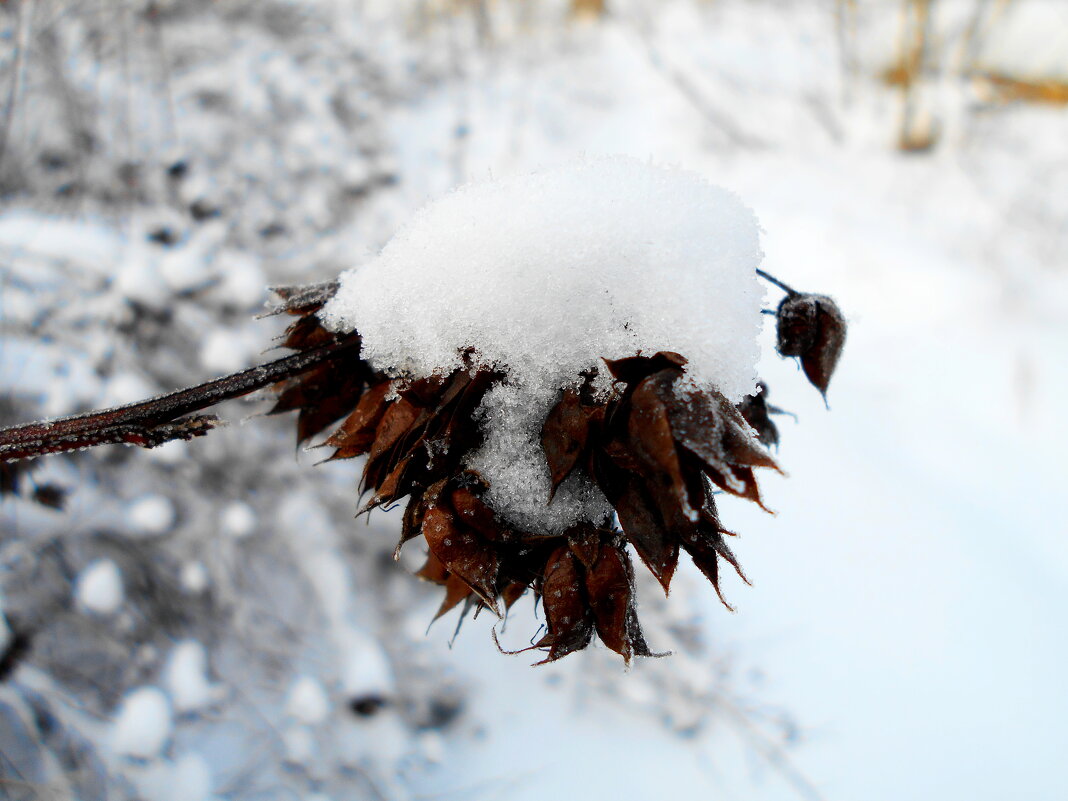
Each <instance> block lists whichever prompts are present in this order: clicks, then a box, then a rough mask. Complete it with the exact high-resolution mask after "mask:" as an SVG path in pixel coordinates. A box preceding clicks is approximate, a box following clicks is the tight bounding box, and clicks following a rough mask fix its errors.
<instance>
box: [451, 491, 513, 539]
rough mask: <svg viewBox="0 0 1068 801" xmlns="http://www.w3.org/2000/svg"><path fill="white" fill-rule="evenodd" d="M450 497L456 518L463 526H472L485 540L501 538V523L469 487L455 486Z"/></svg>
mask: <svg viewBox="0 0 1068 801" xmlns="http://www.w3.org/2000/svg"><path fill="white" fill-rule="evenodd" d="M450 499H451V501H452V508H453V511H455V513H456V517H457V519H458V520H460V521H461V522H462V523H463V524H464V525H465V526H468V527H469V528H473V529H474V530H475V531H477V532H478V533H479V534H480V535H481V536H482V537H483V538H485V539H487V540H490V541H494V540H499V539H500V538H501V525H500V524H499V523H498V522H497V518H496V516H495V515H494V514H493V510H492V509H490V508H489V507H488V506H487V505H486V503H485V501H483V500H482V499H481V498H480V497H479V496H478V495H476V494H475V492H474V491H473V490H472V489H471V488H470V487H457V488H456V489H454V490H453V491H452V495H451V498H450Z"/></svg>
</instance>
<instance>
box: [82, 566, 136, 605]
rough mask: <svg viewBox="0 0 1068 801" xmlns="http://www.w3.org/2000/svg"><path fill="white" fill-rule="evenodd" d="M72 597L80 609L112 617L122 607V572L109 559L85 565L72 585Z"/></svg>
mask: <svg viewBox="0 0 1068 801" xmlns="http://www.w3.org/2000/svg"><path fill="white" fill-rule="evenodd" d="M74 597H75V599H76V601H77V603H78V606H80V607H81V608H82V609H84V610H86V611H87V612H93V613H95V614H98V615H112V614H114V613H115V612H117V611H118V609H119V607H120V606H122V602H123V599H124V592H123V586H122V572H121V571H120V570H119V566H118V565H116V564H115V563H114V562H113V561H112V560H110V559H97V560H96V561H93V562H90V563H89V564H88V565H86V567H85V569H84V570H82V572H81V573H80V574H79V575H78V579H77V581H76V582H75V584H74Z"/></svg>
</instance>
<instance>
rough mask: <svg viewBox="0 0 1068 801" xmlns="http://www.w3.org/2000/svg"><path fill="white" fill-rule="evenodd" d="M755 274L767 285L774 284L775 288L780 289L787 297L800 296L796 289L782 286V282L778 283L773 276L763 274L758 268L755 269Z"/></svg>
mask: <svg viewBox="0 0 1068 801" xmlns="http://www.w3.org/2000/svg"><path fill="white" fill-rule="evenodd" d="M756 274H757V275H759V276H760V277H761V278H763V279H764V280H765V281H767V282H768V283H769V284H774V285H775V286H777V287H778V288H779V289H781V290H782V291H783V292H785V293H786V294H787V295H800V294H801V293H800V292H798V291H797V290H796V289H793V288H791V287H788V286H787V285H786V284H784V283H783V282H782V281H780V280H779V279H778V278H776V277H775V276H774V275H771V274H770V273H766V272H764V271H763V270H761V269H759V268H758V269H757V271H756Z"/></svg>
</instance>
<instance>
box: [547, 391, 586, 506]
mask: <svg viewBox="0 0 1068 801" xmlns="http://www.w3.org/2000/svg"><path fill="white" fill-rule="evenodd" d="M589 422H590V417H589V414H588V413H587V411H586V410H585V409H584V408H583V405H582V399H581V397H580V396H579V393H578V391H577V390H575V389H565V390H564V391H563V393H562V394H561V396H560V400H559V401H557V403H556V405H555V406H553V408H552V410H551V411H550V412H549V415H548V416H547V417H546V418H545V425H544V426H542V429H541V447H542V450H543V451H544V452H545V459H546V461H547V462H548V463H549V475H550V477H551V480H552V488H551V490H550V492H549V498H550V500H551V499H552V497H553V496H554V495H555V494H556V490H557V488H558V487H559V486H560V484H561V482H563V480H564V479H566V478H567V477H568V476H569V475H571V471H572V470H574V469H575V465H576V464H578V461H579V458H580V457H581V456H582V452H583V451H584V450H585V449H586V439H587V437H588V435H589Z"/></svg>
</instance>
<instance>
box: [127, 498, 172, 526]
mask: <svg viewBox="0 0 1068 801" xmlns="http://www.w3.org/2000/svg"><path fill="white" fill-rule="evenodd" d="M176 516H177V515H176V513H175V510H174V504H173V503H171V501H170V499H169V498H167V497H166V496H165V495H144V496H142V497H140V498H138V499H137V500H135V501H134V502H133V503H131V504H130V507H129V509H128V510H127V517H128V519H129V521H130V525H131V526H132V527H133V529H134V531H135V532H136V533H139V534H145V535H149V536H158V535H160V534H165V533H166V532H167V531H169V530H170V529H171V527H172V526H173V525H174V521H175V518H176Z"/></svg>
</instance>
